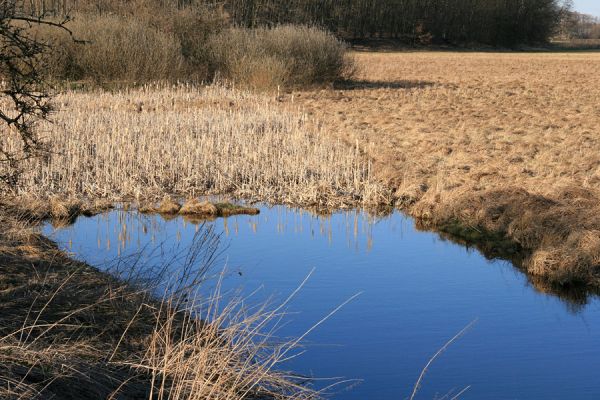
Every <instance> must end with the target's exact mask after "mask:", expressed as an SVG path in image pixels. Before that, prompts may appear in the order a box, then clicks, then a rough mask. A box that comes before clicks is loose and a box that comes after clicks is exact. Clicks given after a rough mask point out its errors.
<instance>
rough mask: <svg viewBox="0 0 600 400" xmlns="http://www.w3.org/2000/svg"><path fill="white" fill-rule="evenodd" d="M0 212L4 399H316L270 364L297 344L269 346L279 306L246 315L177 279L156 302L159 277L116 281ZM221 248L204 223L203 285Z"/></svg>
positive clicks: (0, 384) (189, 272) (197, 272)
mask: <svg viewBox="0 0 600 400" xmlns="http://www.w3.org/2000/svg"><path fill="white" fill-rule="evenodd" d="M0 215H1V217H0V218H1V225H0V226H1V228H0V270H1V272H2V273H1V274H0V277H1V278H0V300H1V304H2V305H1V306H0V309H1V312H0V316H1V317H0V319H1V324H0V325H1V328H0V397H2V398H5V399H24V398H27V399H34V398H35V399H51V398H61V399H73V400H75V399H82V398H94V399H95V398H98V399H100V398H102V399H109V398H118V399H140V398H152V399H186V400H188V399H241V398H247V399H307V398H316V397H318V395H317V394H316V393H314V392H312V391H311V390H310V389H309V388H307V387H304V386H300V385H298V384H297V382H296V381H295V380H294V379H293V378H292V377H290V376H289V375H288V374H285V373H279V372H276V371H274V369H273V368H274V367H276V365H277V364H278V361H279V360H280V359H281V358H282V357H285V354H289V353H290V351H293V347H294V344H293V343H287V344H283V345H282V344H277V345H273V346H272V347H271V345H270V344H269V338H268V336H265V335H263V327H264V326H265V325H266V324H267V323H269V320H270V319H271V318H273V317H274V316H275V314H276V312H275V311H269V310H267V309H265V308H264V307H259V308H257V309H256V310H255V311H249V310H248V309H247V307H246V306H244V305H243V304H242V302H238V301H236V300H235V299H233V300H231V302H229V303H223V304H222V305H221V307H217V302H220V303H222V302H224V299H222V298H221V299H219V294H218V293H215V294H214V295H215V296H217V297H216V298H212V299H211V298H208V297H203V296H201V295H200V294H199V292H197V291H195V290H191V289H190V290H188V289H187V288H186V287H185V286H184V285H183V284H182V282H173V279H171V280H170V281H168V282H167V283H168V285H169V287H170V288H171V291H170V293H171V295H169V296H165V297H164V298H163V299H162V300H161V299H156V298H155V297H153V291H154V288H156V287H163V286H157V285H159V278H160V274H157V277H156V279H157V280H156V281H154V280H153V281H148V280H145V281H144V282H143V284H142V282H141V281H137V282H136V281H130V282H123V281H119V280H116V279H114V278H112V277H111V276H110V275H107V274H104V273H101V272H99V271H97V270H95V269H93V268H92V267H90V266H88V265H85V264H82V263H79V262H76V261H74V260H73V259H71V258H69V257H68V256H67V255H66V254H64V253H62V252H61V251H59V250H58V249H57V248H56V246H55V245H54V243H52V242H50V241H49V240H47V239H45V238H43V237H41V236H39V235H38V234H36V233H35V232H33V231H31V229H30V227H29V226H28V225H27V223H24V222H22V221H18V220H16V219H14V218H9V217H7V216H6V212H5V210H2V213H1V214H0ZM216 246H218V238H217V237H216V236H214V234H213V233H212V232H211V231H210V230H204V231H203V232H202V234H201V235H200V236H198V238H197V240H196V241H195V244H194V247H193V248H192V249H190V251H191V254H196V255H204V256H205V257H192V259H194V260H195V262H194V263H188V264H186V265H184V266H183V268H185V270H186V272H185V276H186V277H188V278H189V277H195V279H196V280H197V281H201V280H203V279H204V278H205V277H206V276H207V275H206V272H207V270H208V268H209V267H210V263H211V257H212V255H213V254H214V251H215V249H216ZM184 257H185V256H184ZM122 267H124V266H123V265H121V266H120V268H122ZM182 276H183V275H182ZM187 283H190V282H189V281H188V282H187ZM163 284H164V281H163Z"/></svg>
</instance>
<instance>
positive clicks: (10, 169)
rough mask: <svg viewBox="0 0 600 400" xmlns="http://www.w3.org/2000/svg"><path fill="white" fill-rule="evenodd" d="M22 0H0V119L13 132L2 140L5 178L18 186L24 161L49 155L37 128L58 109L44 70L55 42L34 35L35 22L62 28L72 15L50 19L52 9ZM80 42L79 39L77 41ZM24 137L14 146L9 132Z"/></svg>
mask: <svg viewBox="0 0 600 400" xmlns="http://www.w3.org/2000/svg"><path fill="white" fill-rule="evenodd" d="M23 3H24V2H22V1H18V0H0V79H1V80H2V81H1V82H0V96H1V98H0V121H2V122H4V123H5V124H6V126H7V128H8V130H4V132H5V133H4V134H3V135H2V136H3V137H2V138H0V163H2V164H4V165H3V168H2V169H0V171H3V172H2V173H0V182H1V183H3V184H5V185H8V186H9V187H13V188H14V187H15V186H16V185H17V183H18V178H19V175H20V173H21V168H22V162H23V161H24V160H26V159H29V158H31V157H36V156H39V155H40V154H42V153H44V151H45V146H44V143H43V142H42V141H41V140H40V138H39V136H38V134H37V133H36V130H35V125H36V123H37V122H39V121H41V120H47V119H48V117H49V116H50V113H51V111H52V107H51V104H50V98H51V94H50V93H51V92H50V88H49V86H48V85H47V84H46V82H45V77H44V73H43V55H44V54H45V52H47V51H49V50H50V48H49V45H48V44H47V43H44V42H43V41H41V40H39V39H38V38H37V37H36V36H35V35H33V34H31V28H32V27H33V26H34V25H47V26H52V27H54V28H56V29H62V30H65V31H67V32H68V33H69V34H71V36H73V35H72V32H71V31H70V30H69V29H68V28H67V27H66V25H65V24H66V23H67V22H68V21H69V17H68V16H67V17H64V18H63V19H61V20H55V19H53V20H51V19H48V18H47V15H48V12H49V11H48V10H44V11H43V12H41V13H37V14H35V13H32V10H27V9H26V8H25V4H23ZM74 40H75V39H74ZM10 134H14V135H17V136H18V137H19V138H20V146H18V147H19V148H18V149H15V148H14V147H13V148H10V147H9V146H8V145H7V143H8V141H7V140H6V139H7V136H8V135H10Z"/></svg>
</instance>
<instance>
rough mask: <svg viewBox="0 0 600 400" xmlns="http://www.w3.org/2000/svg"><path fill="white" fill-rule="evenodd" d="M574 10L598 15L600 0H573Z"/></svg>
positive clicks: (599, 14) (599, 12)
mask: <svg viewBox="0 0 600 400" xmlns="http://www.w3.org/2000/svg"><path fill="white" fill-rule="evenodd" d="M574 5H575V7H574V8H575V10H576V11H579V12H582V13H585V14H592V15H595V16H597V17H600V0H575V1H574Z"/></svg>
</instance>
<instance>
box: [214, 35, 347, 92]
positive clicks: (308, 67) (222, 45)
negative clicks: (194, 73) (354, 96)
mask: <svg viewBox="0 0 600 400" xmlns="http://www.w3.org/2000/svg"><path fill="white" fill-rule="evenodd" d="M208 49H209V59H210V60H211V67H212V71H213V73H214V74H215V75H217V76H221V77H223V78H226V79H230V80H232V81H234V82H236V83H239V84H242V85H246V86H251V87H255V88H272V87H275V86H277V85H291V86H299V85H312V84H323V83H329V82H333V81H335V80H338V79H341V78H345V77H347V76H348V75H349V74H351V73H352V63H351V61H350V60H349V58H348V57H347V47H346V45H345V44H344V43H343V42H341V41H340V40H338V39H337V38H336V37H335V36H333V35H332V34H331V33H329V32H326V31H324V30H322V29H319V28H311V27H305V26H292V25H285V26H279V27H276V28H256V29H247V28H232V29H228V30H225V31H223V32H221V33H219V34H216V35H213V36H212V37H211V38H210V39H209V42H208Z"/></svg>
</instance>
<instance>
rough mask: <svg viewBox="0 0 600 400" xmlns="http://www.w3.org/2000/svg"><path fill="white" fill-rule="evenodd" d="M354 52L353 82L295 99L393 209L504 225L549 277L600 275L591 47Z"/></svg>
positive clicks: (599, 115)
mask: <svg viewBox="0 0 600 400" xmlns="http://www.w3.org/2000/svg"><path fill="white" fill-rule="evenodd" d="M356 57H357V60H358V63H359V67H360V69H361V71H360V73H359V75H358V79H357V81H354V82H350V83H348V84H345V85H344V86H340V87H339V88H338V89H336V90H323V91H318V92H300V93H294V94H293V96H294V104H295V105H297V104H302V106H303V107H304V108H305V109H306V111H307V112H308V113H310V114H312V115H313V116H314V117H316V118H318V119H319V120H321V121H323V123H324V124H325V129H324V131H325V132H328V133H330V134H331V135H332V136H333V137H336V138H340V139H343V140H345V141H346V142H348V143H350V144H351V145H355V143H356V142H358V143H360V147H361V148H362V149H364V152H365V153H366V154H367V155H368V156H369V157H370V158H371V159H372V160H373V162H374V167H373V170H374V173H375V174H376V176H377V177H378V178H379V179H380V181H381V182H383V183H385V184H386V185H388V186H389V187H391V188H393V189H394V190H395V194H394V197H395V201H396V203H397V205H398V206H400V207H402V208H404V209H405V210H407V211H408V212H409V213H410V214H412V215H414V216H416V217H419V218H421V219H422V220H423V221H422V222H424V223H427V224H428V225H429V226H431V227H438V228H444V227H446V228H447V227H451V226H456V224H457V223H459V224H460V225H462V226H464V227H467V228H470V229H471V230H475V231H479V232H481V236H483V237H485V236H489V237H491V238H493V237H494V235H496V234H500V235H501V236H503V237H506V238H508V239H510V240H511V241H512V242H513V243H514V244H515V245H516V246H518V247H521V248H522V249H523V250H524V251H525V254H526V258H525V260H524V261H523V263H522V266H523V268H524V269H525V270H526V271H527V272H529V273H530V274H533V275H537V276H541V277H543V278H545V279H548V280H549V281H550V282H552V283H558V284H563V285H564V284H570V283H577V282H580V283H585V284H594V285H598V284H599V283H600V208H599V206H598V205H599V204H600V203H599V200H600V139H599V138H598V135H597V133H598V132H599V131H600V111H599V109H598V107H597V105H598V99H599V98H600V86H599V85H598V84H597V78H598V76H600V56H598V54H595V53H571V54H555V53H549V54H525V53H522V54H514V53H513V54H496V53H480V54H478V53H441V52H432V53H427V52H417V53H389V54H373V53H370V54H369V53H364V54H357V55H356ZM289 100H291V96H290V97H289ZM488 233H489V235H488Z"/></svg>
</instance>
